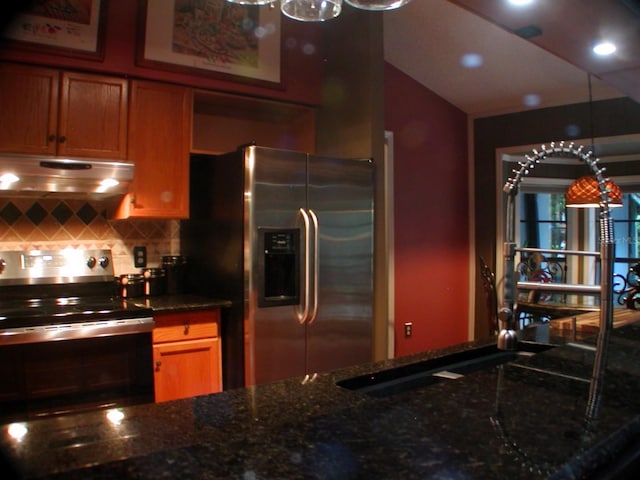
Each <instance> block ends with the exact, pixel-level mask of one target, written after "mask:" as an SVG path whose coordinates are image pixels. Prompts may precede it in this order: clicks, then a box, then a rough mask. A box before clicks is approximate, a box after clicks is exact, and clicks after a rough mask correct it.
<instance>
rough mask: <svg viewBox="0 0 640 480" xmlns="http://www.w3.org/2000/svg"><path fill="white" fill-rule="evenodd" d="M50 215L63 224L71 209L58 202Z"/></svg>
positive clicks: (69, 215)
mask: <svg viewBox="0 0 640 480" xmlns="http://www.w3.org/2000/svg"><path fill="white" fill-rule="evenodd" d="M51 215H53V217H54V218H55V219H56V220H57V221H58V223H59V224H60V225H64V224H65V223H66V222H67V220H69V218H71V216H72V215H73V210H71V209H70V208H69V206H68V205H67V204H66V203H64V202H60V203H59V204H58V205H57V206H56V207H55V208H54V209H53V210H52V211H51Z"/></svg>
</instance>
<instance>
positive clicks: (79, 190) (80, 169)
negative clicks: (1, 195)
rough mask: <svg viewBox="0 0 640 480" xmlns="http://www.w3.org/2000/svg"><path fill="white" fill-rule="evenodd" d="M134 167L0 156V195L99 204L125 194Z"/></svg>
mask: <svg viewBox="0 0 640 480" xmlns="http://www.w3.org/2000/svg"><path fill="white" fill-rule="evenodd" d="M133 170H134V165H133V163H131V162H124V161H122V160H98V159H89V158H60V157H44V156H35V155H20V154H12V155H9V154H2V155H0V191H7V192H10V194H11V195H12V196H28V197H43V196H47V197H50V196H56V195H57V196H60V197H64V198H72V197H81V198H92V199H96V200H102V199H105V198H110V197H121V196H123V195H124V194H125V193H127V191H128V188H129V185H130V184H131V181H132V179H133Z"/></svg>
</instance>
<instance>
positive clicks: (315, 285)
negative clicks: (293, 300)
mask: <svg viewBox="0 0 640 480" xmlns="http://www.w3.org/2000/svg"><path fill="white" fill-rule="evenodd" d="M309 216H310V217H311V221H312V222H313V307H312V309H311V316H310V317H309V323H313V321H314V320H315V319H316V317H317V316H318V264H319V253H318V243H319V240H318V229H319V228H320V227H319V222H318V216H317V215H316V213H315V212H314V211H313V210H311V209H309Z"/></svg>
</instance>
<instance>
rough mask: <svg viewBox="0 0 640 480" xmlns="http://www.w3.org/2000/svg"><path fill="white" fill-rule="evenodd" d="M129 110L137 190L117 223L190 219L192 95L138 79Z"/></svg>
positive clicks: (132, 91) (175, 87)
mask: <svg viewBox="0 0 640 480" xmlns="http://www.w3.org/2000/svg"><path fill="white" fill-rule="evenodd" d="M130 95H131V101H130V106H129V108H130V109H129V139H128V142H129V159H130V160H132V161H133V162H134V163H135V173H134V179H133V187H132V189H131V190H130V194H129V195H128V198H125V201H124V202H123V204H122V205H121V208H120V209H119V210H118V212H117V213H116V217H117V218H127V217H140V218H187V217H188V215H189V195H188V189H189V149H190V136H191V90H190V89H189V88H187V87H180V86H176V85H167V84H162V83H157V82H147V81H139V80H133V81H132V82H131V88H130Z"/></svg>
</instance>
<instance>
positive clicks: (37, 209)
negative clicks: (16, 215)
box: [26, 202, 47, 225]
mask: <svg viewBox="0 0 640 480" xmlns="http://www.w3.org/2000/svg"><path fill="white" fill-rule="evenodd" d="M26 215H27V217H28V218H29V220H31V222H32V223H33V224H34V225H39V224H40V222H42V220H44V217H46V216H47V211H46V210H45V209H44V208H42V205H40V203H39V202H36V203H34V204H33V205H32V206H31V208H30V209H29V210H27V212H26Z"/></svg>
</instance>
